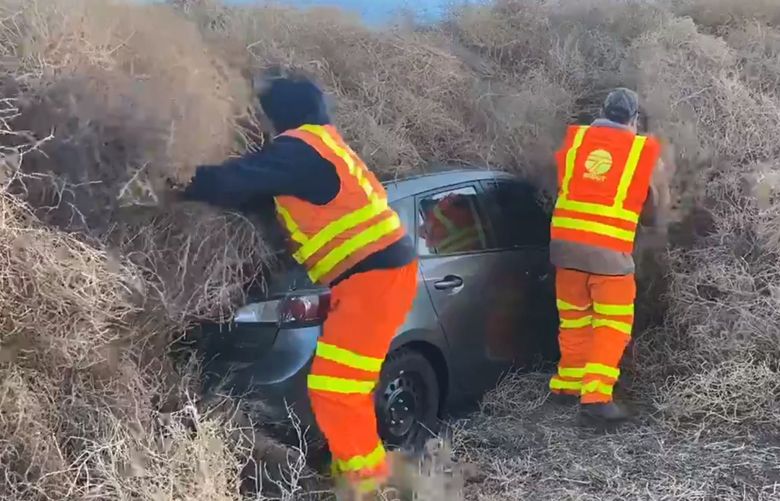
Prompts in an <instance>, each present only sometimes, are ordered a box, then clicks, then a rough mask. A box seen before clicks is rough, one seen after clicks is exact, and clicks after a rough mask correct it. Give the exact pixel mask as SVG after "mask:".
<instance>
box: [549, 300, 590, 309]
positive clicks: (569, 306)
mask: <svg viewBox="0 0 780 501" xmlns="http://www.w3.org/2000/svg"><path fill="white" fill-rule="evenodd" d="M556 303H557V304H558V309H559V310H561V311H585V310H587V309H588V308H590V305H588V306H577V305H574V304H571V303H567V302H566V301H563V300H562V299H558V300H557V301H556Z"/></svg>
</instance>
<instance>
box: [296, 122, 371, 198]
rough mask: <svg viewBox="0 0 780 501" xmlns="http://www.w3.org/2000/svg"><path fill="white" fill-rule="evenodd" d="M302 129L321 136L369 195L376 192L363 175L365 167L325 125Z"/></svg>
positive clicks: (307, 126) (303, 127) (309, 126)
mask: <svg viewBox="0 0 780 501" xmlns="http://www.w3.org/2000/svg"><path fill="white" fill-rule="evenodd" d="M299 129H300V130H305V131H306V132H310V133H312V134H314V135H315V136H317V137H319V138H320V139H321V140H322V142H323V143H325V145H326V146H327V147H328V148H330V149H331V150H333V153H335V154H336V155H338V157H339V158H341V159H342V160H343V161H344V163H346V164H347V167H348V168H349V173H350V174H352V175H353V176H355V177H356V178H357V181H358V184H359V185H360V187H361V188H363V191H364V192H365V193H366V195H368V196H369V197H370V196H371V194H372V193H373V192H374V187H373V186H371V182H370V181H369V180H368V178H366V177H364V176H363V169H362V167H360V166H358V165H355V160H354V159H353V158H352V155H350V154H349V153H348V152H347V150H345V149H344V148H342V147H341V146H339V144H338V143H337V142H336V141H335V140H334V139H333V138H332V137H331V135H330V134H329V133H328V130H327V129H326V128H325V127H323V126H322V125H310V124H309V125H302V126H301V127H299Z"/></svg>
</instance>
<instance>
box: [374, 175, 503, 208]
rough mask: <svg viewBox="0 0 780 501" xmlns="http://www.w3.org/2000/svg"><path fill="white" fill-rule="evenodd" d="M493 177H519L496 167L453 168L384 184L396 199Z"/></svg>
mask: <svg viewBox="0 0 780 501" xmlns="http://www.w3.org/2000/svg"><path fill="white" fill-rule="evenodd" d="M491 179H518V178H517V177H515V176H513V175H512V174H509V173H507V172H503V171H499V170H494V169H451V170H445V171H441V172H434V173H427V174H420V175H416V176H411V177H405V178H399V179H396V180H390V181H385V182H384V183H382V184H383V185H384V186H385V189H386V190H387V198H388V199H389V200H390V201H395V200H400V199H402V198H406V197H410V196H413V195H416V194H418V193H424V192H426V191H430V190H435V189H437V188H442V187H445V186H450V185H453V184H460V183H468V182H474V181H487V180H491Z"/></svg>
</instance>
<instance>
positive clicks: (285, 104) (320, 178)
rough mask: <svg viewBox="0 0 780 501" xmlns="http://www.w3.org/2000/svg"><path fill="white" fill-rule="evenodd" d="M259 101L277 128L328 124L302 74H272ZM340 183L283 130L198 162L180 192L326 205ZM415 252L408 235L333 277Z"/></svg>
mask: <svg viewBox="0 0 780 501" xmlns="http://www.w3.org/2000/svg"><path fill="white" fill-rule="evenodd" d="M260 102H261V104H262V106H263V111H264V112H265V114H266V116H267V117H268V118H269V119H270V120H271V122H272V124H273V126H274V129H275V130H276V131H277V132H278V133H282V132H284V131H287V130H290V129H295V128H298V127H300V126H301V125H304V124H314V125H328V124H330V117H329V116H328V112H327V108H326V105H325V100H324V96H323V94H322V91H320V89H319V88H318V87H317V86H316V85H314V84H313V83H311V82H309V81H306V80H303V81H293V80H287V79H278V80H274V81H272V83H271V87H270V88H269V89H268V90H267V91H266V92H264V93H263V94H262V95H261V96H260ZM340 186H341V183H340V182H339V178H338V174H337V173H336V169H335V167H334V166H333V164H331V163H330V162H329V161H328V160H326V159H324V158H323V157H321V156H320V155H319V153H317V151H316V150H315V149H313V148H312V147H310V146H309V145H307V144H306V143H304V142H303V141H301V140H299V139H296V138H291V137H285V136H283V137H279V138H277V139H275V140H274V141H273V142H271V143H270V144H268V145H267V146H266V147H265V148H263V150H262V151H260V152H258V153H250V154H247V155H245V156H243V157H241V158H237V159H234V160H229V161H227V162H225V163H224V164H222V165H216V166H212V165H207V166H201V167H198V169H197V171H196V173H195V176H194V177H193V179H192V182H191V183H190V185H189V186H188V187H187V188H186V189H185V191H184V198H185V199H188V200H197V201H201V202H206V203H209V204H212V205H216V206H220V207H224V208H228V209H238V210H244V211H252V210H256V209H257V208H258V207H262V206H264V203H267V202H268V200H269V199H270V198H271V197H274V196H279V195H289V196H294V197H296V198H300V199H302V200H305V201H307V202H310V203H313V204H315V205H325V204H327V203H329V202H330V201H331V200H333V199H334V198H335V197H336V195H337V194H338V192H339V189H340ZM415 255H416V253H415V250H414V246H413V244H412V240H411V238H409V236H407V237H406V238H404V239H402V240H400V241H399V242H397V243H395V244H393V245H391V246H390V247H388V248H387V249H384V250H382V251H379V252H377V253H376V254H373V255H371V256H369V257H367V258H366V259H364V260H363V262H361V263H359V264H358V265H357V266H355V267H354V268H352V269H351V270H349V271H347V272H346V273H345V274H344V275H342V276H341V277H339V278H338V279H337V280H336V283H338V282H339V281H342V280H344V279H345V278H347V277H349V276H352V275H354V274H355V273H362V272H366V271H371V270H378V269H391V268H399V267H401V266H404V265H406V264H409V263H411V262H412V261H413V260H414V258H415Z"/></svg>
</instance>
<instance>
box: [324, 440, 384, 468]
mask: <svg viewBox="0 0 780 501" xmlns="http://www.w3.org/2000/svg"><path fill="white" fill-rule="evenodd" d="M386 455H387V453H386V452H385V448H384V446H382V443H381V442H380V443H379V445H377V446H376V449H374V450H373V451H371V452H370V453H369V454H366V455H365V456H354V457H351V458H349V459H347V460H343V459H337V460H336V461H335V462H334V464H335V467H336V470H337V471H339V472H340V473H348V472H356V471H360V470H370V469H373V468H376V467H377V466H379V465H380V464H382V461H384V460H385V457H386Z"/></svg>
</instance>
